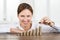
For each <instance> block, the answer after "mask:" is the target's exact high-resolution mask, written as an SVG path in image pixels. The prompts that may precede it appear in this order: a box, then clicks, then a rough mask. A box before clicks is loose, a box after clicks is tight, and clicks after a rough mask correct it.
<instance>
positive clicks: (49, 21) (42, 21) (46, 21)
mask: <svg viewBox="0 0 60 40" xmlns="http://www.w3.org/2000/svg"><path fill="white" fill-rule="evenodd" d="M40 23H41V24H45V25H49V26H51V27H52V26H54V25H55V23H54V22H53V21H52V20H51V19H49V17H43V18H42V19H41V21H40Z"/></svg>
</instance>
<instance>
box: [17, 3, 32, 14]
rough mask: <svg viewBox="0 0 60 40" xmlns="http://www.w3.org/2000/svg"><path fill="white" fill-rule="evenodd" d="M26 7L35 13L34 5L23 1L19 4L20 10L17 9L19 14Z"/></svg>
mask: <svg viewBox="0 0 60 40" xmlns="http://www.w3.org/2000/svg"><path fill="white" fill-rule="evenodd" d="M24 9H28V10H30V11H31V13H32V14H33V9H32V7H31V6H30V5H29V4H27V3H21V4H20V5H19V6H18V10H17V13H18V15H19V13H20V12H21V11H23V10H24Z"/></svg>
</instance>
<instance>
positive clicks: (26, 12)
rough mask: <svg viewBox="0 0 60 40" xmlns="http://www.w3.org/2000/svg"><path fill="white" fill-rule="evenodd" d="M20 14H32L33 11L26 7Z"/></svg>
mask: <svg viewBox="0 0 60 40" xmlns="http://www.w3.org/2000/svg"><path fill="white" fill-rule="evenodd" d="M19 15H32V13H31V11H30V10H28V9H24V10H23V11H21V12H20V13H19Z"/></svg>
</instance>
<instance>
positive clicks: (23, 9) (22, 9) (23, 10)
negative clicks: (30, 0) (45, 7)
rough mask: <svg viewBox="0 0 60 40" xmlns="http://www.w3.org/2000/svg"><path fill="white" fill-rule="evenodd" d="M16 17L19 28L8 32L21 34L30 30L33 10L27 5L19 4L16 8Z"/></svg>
mask: <svg viewBox="0 0 60 40" xmlns="http://www.w3.org/2000/svg"><path fill="white" fill-rule="evenodd" d="M17 15H18V19H19V27H18V28H11V29H10V32H14V33H21V32H25V31H28V30H30V29H32V26H33V25H32V16H33V9H32V7H31V6H30V5H29V4H27V3H22V4H20V5H19V6H18V10H17Z"/></svg>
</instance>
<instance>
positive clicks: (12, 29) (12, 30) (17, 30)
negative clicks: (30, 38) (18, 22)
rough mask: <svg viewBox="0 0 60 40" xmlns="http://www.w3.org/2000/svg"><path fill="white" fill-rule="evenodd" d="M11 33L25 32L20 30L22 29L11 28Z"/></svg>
mask: <svg viewBox="0 0 60 40" xmlns="http://www.w3.org/2000/svg"><path fill="white" fill-rule="evenodd" d="M10 32H11V33H22V32H25V31H23V30H20V29H18V28H10Z"/></svg>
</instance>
